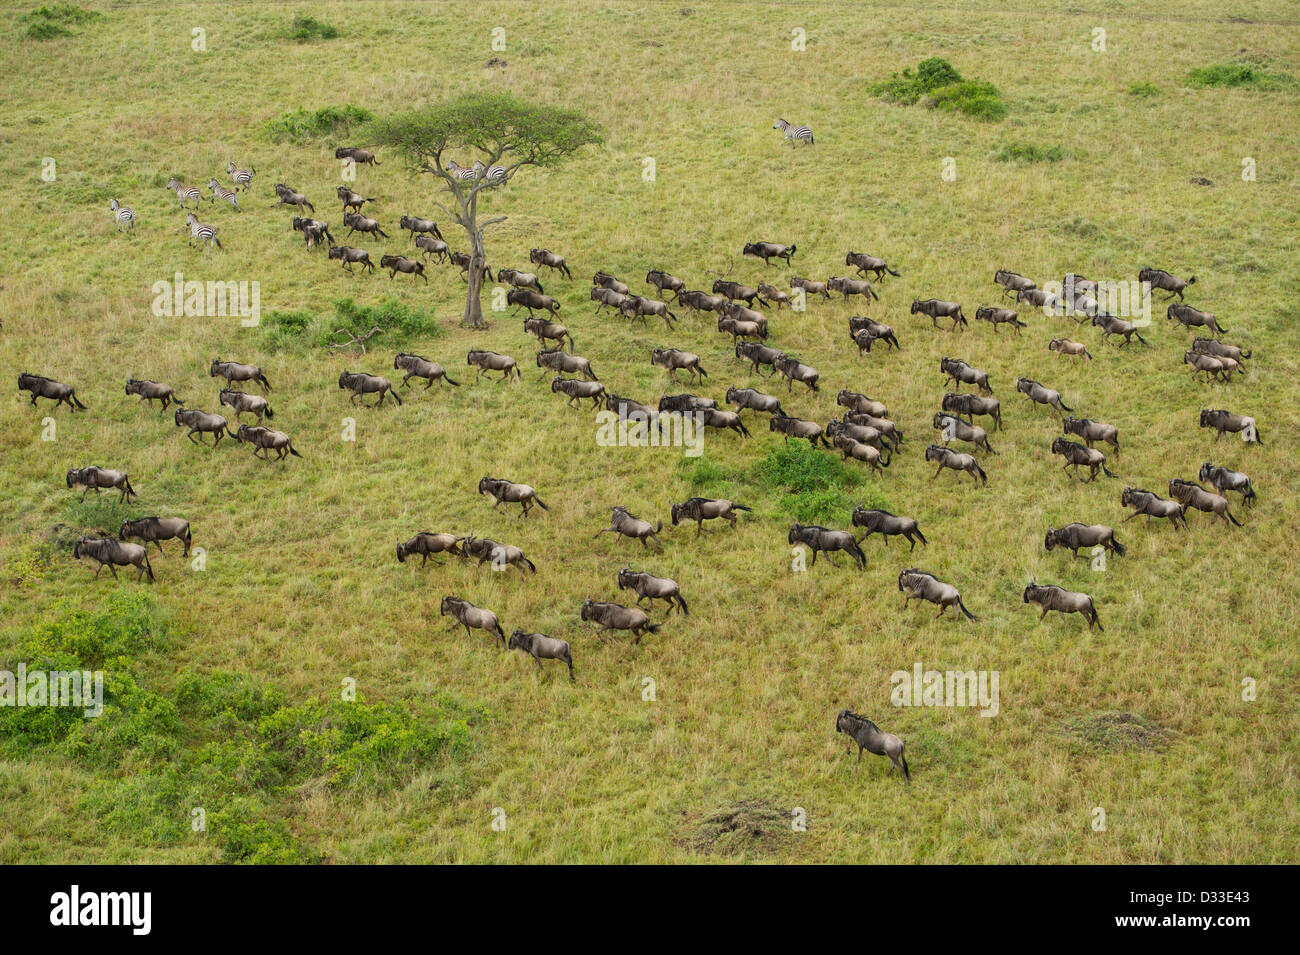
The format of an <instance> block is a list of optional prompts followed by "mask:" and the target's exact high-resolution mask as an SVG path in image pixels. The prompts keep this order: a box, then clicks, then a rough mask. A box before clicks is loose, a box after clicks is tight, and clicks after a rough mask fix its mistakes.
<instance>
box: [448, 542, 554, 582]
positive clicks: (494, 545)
mask: <svg viewBox="0 0 1300 955" xmlns="http://www.w3.org/2000/svg"><path fill="white" fill-rule="evenodd" d="M456 543H457V544H459V545H460V549H461V552H462V553H463V554H464V555H465V556H466V557H473V558H476V559H477V560H478V562H479V566H480V567H481V566H483V565H484V564H485V563H487V562H488V561H491V562H492V567H493V568H494V569H496V570H504V569H505V568H507V567H511V566H514V567H518V568H519V572H520V573H521V574H522V573H523V572H524V568H525V567H527V568H528V569H529V570H531V571H532V572H533V573H534V574H535V573H537V567H536V565H535V564H534V563H533V562H532V561H531V560H529V559H528V558H527V557H525V556H524V552H523V551H522V550H520V549H519V548H518V547H516V546H515V545H514V544H503V543H501V542H500V541H494V540H492V539H491V538H490V537H462V538H459V539H458V540H457V541H456Z"/></svg>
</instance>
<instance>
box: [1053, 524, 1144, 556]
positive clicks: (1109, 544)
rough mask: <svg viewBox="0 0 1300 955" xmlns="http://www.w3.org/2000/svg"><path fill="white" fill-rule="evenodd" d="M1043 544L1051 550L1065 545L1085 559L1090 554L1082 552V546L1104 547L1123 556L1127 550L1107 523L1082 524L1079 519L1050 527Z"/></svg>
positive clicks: (1075, 554) (1067, 548)
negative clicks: (1062, 525)
mask: <svg viewBox="0 0 1300 955" xmlns="http://www.w3.org/2000/svg"><path fill="white" fill-rule="evenodd" d="M1043 546H1044V547H1045V548H1047V549H1048V550H1049V551H1050V550H1051V549H1052V548H1054V547H1064V548H1065V549H1066V550H1068V551H1070V552H1071V553H1072V554H1073V555H1074V556H1075V557H1082V558H1083V559H1084V560H1087V559H1088V555H1087V554H1080V553H1079V548H1080V547H1104V548H1105V549H1106V550H1110V551H1114V552H1115V554H1116V556H1119V557H1123V556H1124V554H1125V552H1126V551H1125V547H1124V545H1123V544H1121V543H1120V542H1119V541H1117V540H1116V539H1115V531H1114V529H1112V528H1110V527H1107V526H1106V525H1105V524H1080V523H1079V522H1078V521H1075V522H1074V523H1072V524H1066V525H1065V526H1064V527H1049V528H1048V529H1047V536H1046V537H1044V538H1043Z"/></svg>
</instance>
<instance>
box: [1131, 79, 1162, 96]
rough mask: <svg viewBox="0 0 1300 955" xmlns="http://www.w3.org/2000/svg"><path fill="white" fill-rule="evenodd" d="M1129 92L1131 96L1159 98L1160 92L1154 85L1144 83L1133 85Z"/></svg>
mask: <svg viewBox="0 0 1300 955" xmlns="http://www.w3.org/2000/svg"><path fill="white" fill-rule="evenodd" d="M1128 92H1129V95H1130V96H1158V95H1159V93H1160V90H1158V89H1156V87H1155V85H1154V84H1152V83H1146V82H1143V83H1133V84H1132V85H1130V86H1129V88H1128Z"/></svg>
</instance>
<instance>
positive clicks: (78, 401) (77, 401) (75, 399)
mask: <svg viewBox="0 0 1300 955" xmlns="http://www.w3.org/2000/svg"><path fill="white" fill-rule="evenodd" d="M71 398H72V403H73V404H74V405H76V406H77V407H78V408H80V409H82V410H83V411H84V410H86V406H85V405H83V404H82V403H81V399H80V398H78V397H77V393H76V392H75V391H74V392H73V393H72V395H71ZM177 404H180V402H179V401H178V402H177Z"/></svg>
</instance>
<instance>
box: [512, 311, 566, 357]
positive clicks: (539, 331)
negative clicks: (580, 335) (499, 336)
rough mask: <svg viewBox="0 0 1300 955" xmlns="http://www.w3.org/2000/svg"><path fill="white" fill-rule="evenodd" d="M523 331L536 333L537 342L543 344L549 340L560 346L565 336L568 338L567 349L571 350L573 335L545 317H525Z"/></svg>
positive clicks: (531, 333) (562, 344)
mask: <svg viewBox="0 0 1300 955" xmlns="http://www.w3.org/2000/svg"><path fill="white" fill-rule="evenodd" d="M524 331H526V332H528V333H529V334H530V335H536V336H537V344H539V345H543V346H544V345H545V344H546V342H547V341H548V340H550V341H554V342H559V343H560V346H561V347H563V346H564V340H565V339H566V338H567V339H568V340H569V351H570V352H572V351H573V348H574V344H573V336H572V335H571V334H569V330H568V329H567V328H565V327H564V326H563V325H561V324H560V323H559V322H552V321H549V320H547V319H545V318H531V317H530V318H525V319H524Z"/></svg>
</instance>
